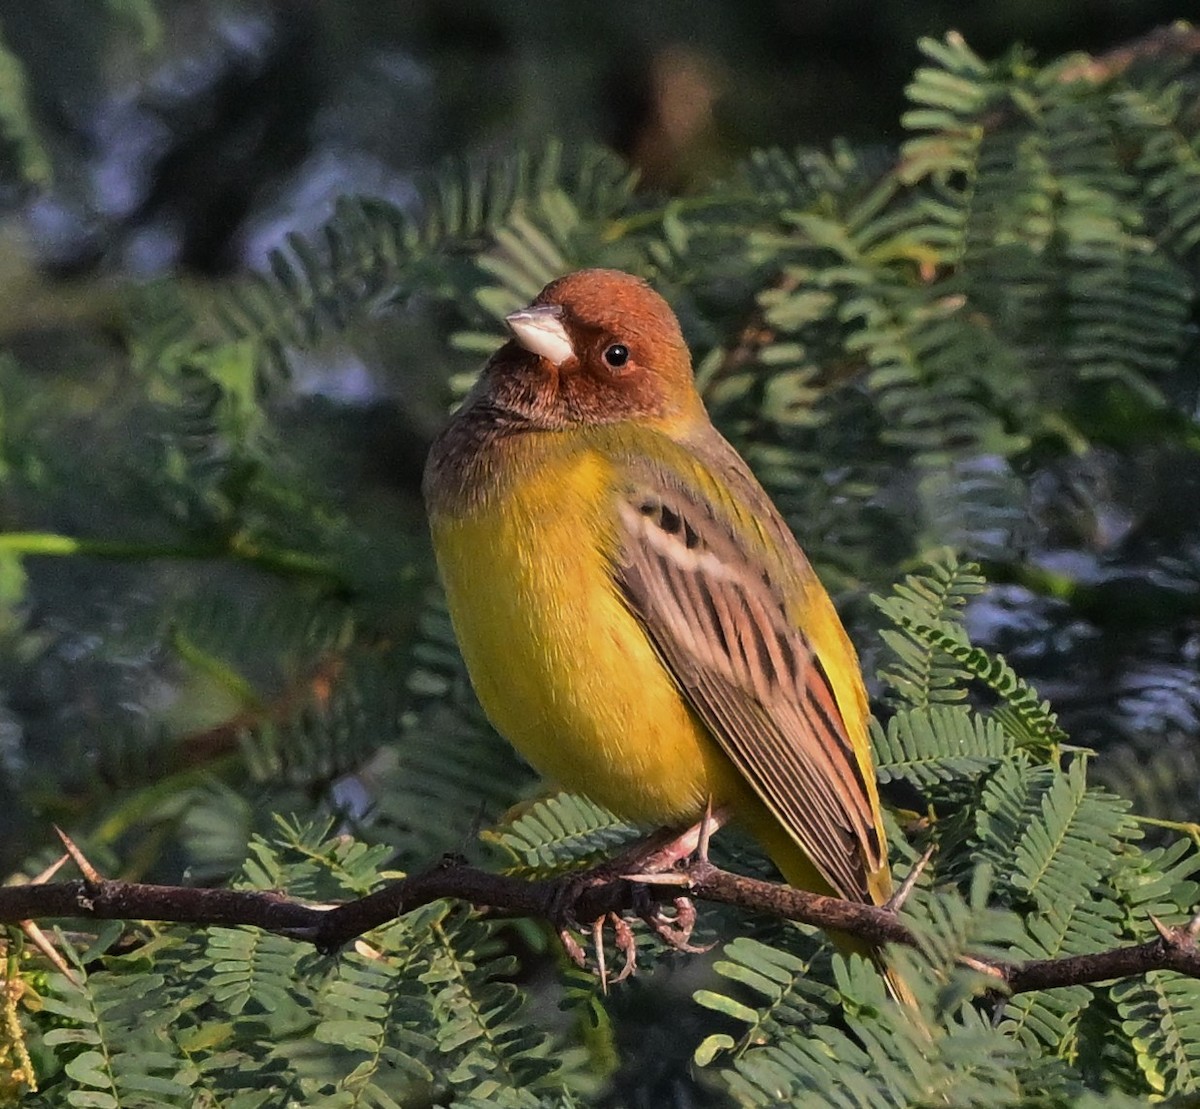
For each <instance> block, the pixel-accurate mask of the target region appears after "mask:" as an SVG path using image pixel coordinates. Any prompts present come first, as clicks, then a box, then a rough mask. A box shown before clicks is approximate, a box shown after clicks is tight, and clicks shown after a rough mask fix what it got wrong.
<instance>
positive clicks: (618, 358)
mask: <svg viewBox="0 0 1200 1109" xmlns="http://www.w3.org/2000/svg"><path fill="white" fill-rule="evenodd" d="M604 361H605V362H607V363H608V364H609V365H610V366H611V367H612V368H613V369H614V370H619V369H620V368H621V367H622V366H624V365H625V363H626V362H628V361H629V348H628V347H627V346H625V344H624V343H613V344H612V346H610V347H608V348H607V349H606V350H605V352H604Z"/></svg>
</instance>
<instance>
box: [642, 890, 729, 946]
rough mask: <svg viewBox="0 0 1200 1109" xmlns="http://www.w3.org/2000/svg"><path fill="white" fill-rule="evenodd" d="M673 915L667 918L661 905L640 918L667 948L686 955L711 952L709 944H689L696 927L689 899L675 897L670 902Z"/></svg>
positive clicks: (652, 908) (692, 906)
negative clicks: (673, 910)
mask: <svg viewBox="0 0 1200 1109" xmlns="http://www.w3.org/2000/svg"><path fill="white" fill-rule="evenodd" d="M671 904H672V906H673V907H674V909H675V912H674V915H672V916H668V915H667V914H666V913H665V912H664V911H663V907H662V906H661V905H654V906H652V907H650V908H648V910H647V911H646V912H644V913H641V914H640V915H641V918H642V919H643V920H644V921H645V922H646V923H647V924H649V925H650V927H651V928H653V929H654V932H655V934H656V935H657V936H658V938H659V939H660V940H662V941H663V943H665V944H666V945H667V946H668V947H673V948H674V949H675V950H676V951H683V952H685V953H686V954H688V955H703V954H704V953H705V952H706V951H711V950H712V948H713V945H712V944H711V943H704V944H695V943H692V942H691V939H692V932H693V930H694V929H695V927H696V906H695V905H694V904H693V902H692V899H691V898H690V897H676V898H675V899H674V900H673V901H672V902H671Z"/></svg>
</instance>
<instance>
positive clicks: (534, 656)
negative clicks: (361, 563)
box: [431, 435, 746, 824]
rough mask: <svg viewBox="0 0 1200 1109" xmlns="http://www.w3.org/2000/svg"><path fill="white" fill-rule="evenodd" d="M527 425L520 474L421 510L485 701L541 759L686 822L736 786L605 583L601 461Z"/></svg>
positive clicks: (511, 736)
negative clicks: (458, 500) (477, 494)
mask: <svg viewBox="0 0 1200 1109" xmlns="http://www.w3.org/2000/svg"><path fill="white" fill-rule="evenodd" d="M524 438H525V439H526V440H528V442H526V443H523V444H521V445H520V446H519V447H518V448H516V449H519V450H522V451H526V452H527V454H526V456H525V457H523V458H522V459H521V460H520V466H519V471H520V480H519V481H511V482H505V483H501V484H498V485H497V486H496V488H495V489H494V490H492V491H490V492H489V495H488V496H486V497H483V498H480V499H479V500H478V501H477V502H476V503H474V504H472V505H470V506H469V507H466V508H464V509H463V510H461V511H455V512H452V513H447V512H436V511H435V512H434V513H433V514H432V517H431V526H432V530H433V537H434V545H435V548H436V551H437V559H438V565H439V569H440V571H441V575H442V580H443V582H444V584H445V587H446V596H447V600H448V603H449V607H450V616H451V619H452V621H453V623H454V629H455V633H456V634H457V636H458V641H459V644H460V646H461V648H462V653H463V657H464V659H465V660H466V664H467V669H468V671H469V672H470V675H471V681H472V683H473V685H474V687H475V690H476V692H477V693H478V696H479V700H480V702H481V704H482V705H483V708H484V711H485V712H486V713H487V714H488V717H489V719H490V720H491V721H492V723H493V724H494V725H495V726H496V728H497V730H498V731H500V732H501V734H503V735H504V736H505V737H506V738H507V739H508V740H509V741H510V742H511V743H512V744H513V746H514V747H516V748H517V750H518V751H520V752H521V754H522V755H524V756H525V758H527V759H528V760H529V761H530V763H532V764H533V766H534V767H535V768H536V769H537V770H538V771H539V772H540V773H542V774H543V775H545V776H546V777H548V778H550V779H552V780H555V781H557V782H559V783H561V784H562V785H564V786H565V787H567V788H569V789H573V790H577V791H579V792H583V793H587V794H588V795H589V796H591V797H592V798H593V799H595V800H596V801H598V802H600V803H601V804H603V805H606V806H608V807H609V808H611V809H613V810H614V811H615V812H617V813H618V814H620V815H621V816H623V817H625V818H626V819H630V820H635V821H641V822H653V823H662V824H675V823H683V822H685V821H691V820H694V819H696V818H698V816H699V814H700V813H701V812H702V811H703V808H704V805H705V803H706V800H707V799H708V797H709V796H712V797H713V798H714V799H715V800H716V801H717V802H718V803H720V802H723V801H727V800H728V801H732V800H734V796H733V795H734V794H739V795H740V794H741V793H742V792H743V791H744V790H745V788H746V787H745V786H744V785H743V784H742V783H741V780H740V778H738V776H737V775H736V774H735V773H734V772H733V770H732V768H731V767H730V766H729V764H728V762H727V761H726V760H725V758H724V756H723V755H722V754H721V753H720V751H719V750H718V748H717V746H716V744H715V743H714V742H713V740H712V739H711V738H710V737H709V736H708V734H707V733H706V732H705V730H704V729H703V727H702V726H701V725H700V724H699V722H698V721H697V720H696V718H695V717H694V716H693V715H692V713H691V711H690V709H689V708H688V707H687V705H686V703H685V702H684V699H683V697H682V696H681V695H680V693H679V691H678V689H677V688H676V686H675V684H674V682H673V681H672V679H671V678H670V676H669V674H668V673H667V671H666V670H665V669H664V667H663V666H662V664H661V663H660V662H659V660H658V657H657V655H656V654H655V652H654V649H653V647H652V646H651V644H650V641H649V640H648V639H647V637H646V635H645V633H644V632H643V631H642V629H641V626H640V625H639V624H638V622H637V620H636V619H635V618H634V617H633V615H632V614H631V613H630V612H629V610H628V609H627V608H626V606H625V604H624V602H623V601H622V599H621V597H620V595H619V594H618V592H617V589H616V587H615V585H614V583H613V579H612V575H611V573H610V570H609V558H610V552H611V551H612V550H613V547H614V545H615V542H616V538H615V536H616V526H617V524H616V522H617V514H616V500H615V495H616V485H615V475H614V473H613V470H612V466H611V464H610V463H609V462H607V461H606V460H605V459H603V458H602V457H601V456H599V455H598V454H596V453H594V452H591V451H589V450H587V449H583V450H578V449H571V450H569V451H565V452H564V450H563V447H562V445H561V444H559V443H557V442H556V439H557V438H558V437H555V436H552V435H551V436H545V437H534V436H526V437H524ZM539 438H542V439H544V440H545V441H544V442H539V441H538V439H539Z"/></svg>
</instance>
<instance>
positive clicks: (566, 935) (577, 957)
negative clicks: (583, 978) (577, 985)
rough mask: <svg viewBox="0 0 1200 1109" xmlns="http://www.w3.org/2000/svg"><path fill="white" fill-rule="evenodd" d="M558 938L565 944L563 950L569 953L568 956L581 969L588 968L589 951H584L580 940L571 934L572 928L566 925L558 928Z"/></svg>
mask: <svg viewBox="0 0 1200 1109" xmlns="http://www.w3.org/2000/svg"><path fill="white" fill-rule="evenodd" d="M558 938H559V941H560V942H561V943H562V945H563V950H564V951H566V953H567V958H569V959H570V960H571V962H573V963H574V964H575V965H576V966H577V967H578V968H579V969H580V970H586V969H587V952H586V951H584V949H583V947H582V945H581V944H580V943H579V941H578V940H577V939H576V938H575V937H574V936H573V935H572V934H571V929H570V928H567V927H566V926H564V927H562V928H560V929H559V930H558Z"/></svg>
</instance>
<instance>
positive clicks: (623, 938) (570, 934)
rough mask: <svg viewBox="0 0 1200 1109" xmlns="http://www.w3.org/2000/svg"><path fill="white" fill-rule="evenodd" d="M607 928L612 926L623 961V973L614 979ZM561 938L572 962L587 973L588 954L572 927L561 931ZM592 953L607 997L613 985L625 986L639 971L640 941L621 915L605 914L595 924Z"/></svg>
mask: <svg viewBox="0 0 1200 1109" xmlns="http://www.w3.org/2000/svg"><path fill="white" fill-rule="evenodd" d="M605 925H611V926H612V930H613V942H614V946H615V947H616V950H617V952H618V953H619V954H620V956H621V959H622V962H621V969H620V970H619V971H617V973H616V974H615V975H613V976H610V975H609V968H608V955H607V952H606V951H605V947H604V927H605ZM558 938H559V940H560V941H561V942H562V945H563V949H564V950H565V951H566V953H567V957H568V958H569V959H570V960H571V962H573V963H574V964H575V965H576V966H577V967H579V969H580V970H587V968H588V957H587V952H586V951H585V950H584V947H583V945H582V944H581V943H580V942H579V941H578V940H577V939H576V938H575V934H574V931H573V929H572V928H571V927H570V925H562V926H561V927H560V928H559V930H558ZM592 950H593V951H594V952H595V953H596V977H597V978H598V979H600V989H601V990H603V991H604V993H608V987H609V986H610V985H616V984H617V983H618V982H624V981H625V979H626V978H628V977H629V976H630V975H631V974H632V973H633V972H634V971H635V970H636V969H637V940H636V939H635V938H634V935H633V929H632V928H630V926H629V922H628V921H627V920H626V919H625V918H624V917H623V916H621V914H620V913H605V914H604V915H603V916H600V917H597V918H596V919H595V920H594V921H593V922H592Z"/></svg>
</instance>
